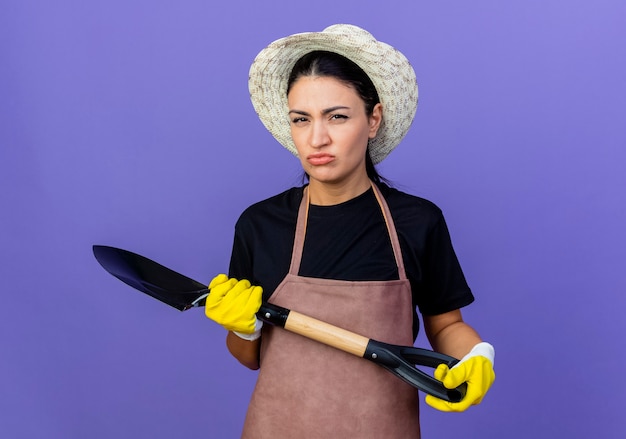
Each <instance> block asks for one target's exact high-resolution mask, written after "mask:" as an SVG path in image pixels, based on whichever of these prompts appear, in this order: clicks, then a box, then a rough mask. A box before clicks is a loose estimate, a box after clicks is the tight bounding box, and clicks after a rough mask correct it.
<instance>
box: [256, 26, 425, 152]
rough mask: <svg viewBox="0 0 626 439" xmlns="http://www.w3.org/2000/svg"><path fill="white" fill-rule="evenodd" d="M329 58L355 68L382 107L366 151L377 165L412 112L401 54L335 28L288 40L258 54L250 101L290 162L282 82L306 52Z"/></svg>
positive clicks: (411, 75) (412, 87)
mask: <svg viewBox="0 0 626 439" xmlns="http://www.w3.org/2000/svg"><path fill="white" fill-rule="evenodd" d="M316 50H325V51H329V52H335V53H338V54H340V55H343V56H345V57H346V58H348V59H350V60H352V61H353V62H355V63H356V64H357V65H358V66H359V67H361V69H363V71H365V73H367V75H368V76H369V77H370V79H371V80H372V82H373V83H374V86H375V87H376V91H377V92H378V96H379V98H380V102H381V104H382V106H383V121H382V124H381V126H380V128H379V130H378V134H377V135H376V137H375V138H374V139H370V143H369V149H370V156H371V158H372V161H373V162H374V163H375V164H376V163H379V162H381V161H382V160H383V159H384V158H385V157H387V155H388V154H389V153H390V152H391V151H392V150H393V149H394V148H395V147H396V146H398V144H399V143H400V141H401V140H402V138H403V137H404V136H405V135H406V133H407V131H408V130H409V127H410V126H411V123H412V122H413V117H414V116H415V110H416V108H417V83H416V81H415V72H414V71H413V68H412V67H411V65H410V64H409V61H408V60H407V59H406V57H405V56H404V55H402V53H400V52H399V51H398V50H396V49H394V48H393V47H391V46H390V45H388V44H385V43H383V42H380V41H377V40H376V39H375V38H374V37H373V36H372V35H371V34H370V33H369V32H367V31H365V30H363V29H361V28H359V27H357V26H353V25H348V24H335V25H333V26H330V27H327V28H326V29H324V30H323V31H322V32H307V33H300V34H294V35H291V36H288V37H285V38H281V39H279V40H276V41H274V42H273V43H271V44H270V45H269V46H267V47H266V48H265V49H263V50H262V51H261V52H260V53H259V54H258V55H257V57H256V58H255V60H254V62H253V63H252V66H251V67H250V77H249V82H248V87H249V90H250V99H251V100H252V105H253V106H254V109H255V111H256V112H257V114H258V115H259V118H260V119H261V121H262V122H263V124H264V125H265V127H266V128H267V129H268V130H269V132H270V133H272V135H273V136H274V137H275V138H276V140H278V142H280V143H281V144H282V145H283V146H284V147H285V148H287V149H288V150H289V151H291V153H293V154H294V155H295V156H296V157H297V156H298V152H297V151H296V146H295V145H294V143H293V140H292V138H291V128H290V125H289V117H288V113H289V108H288V106H287V80H288V78H289V74H290V73H291V70H292V69H293V66H294V65H295V63H296V61H298V59H300V58H301V57H302V56H304V55H306V54H307V53H309V52H313V51H316Z"/></svg>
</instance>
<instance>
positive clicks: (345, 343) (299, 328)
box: [285, 311, 369, 357]
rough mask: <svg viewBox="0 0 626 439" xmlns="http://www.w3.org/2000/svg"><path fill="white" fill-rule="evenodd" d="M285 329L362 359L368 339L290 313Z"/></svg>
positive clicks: (296, 313)
mask: <svg viewBox="0 0 626 439" xmlns="http://www.w3.org/2000/svg"><path fill="white" fill-rule="evenodd" d="M285 329H286V330H288V331H290V332H295V333H296V334H299V335H302V336H304V337H307V338H310V339H312V340H315V341H319V342H321V343H324V344H326V345H329V346H332V347H334V348H337V349H340V350H342V351H344V352H348V353H350V354H352V355H356V356H357V357H363V355H364V354H365V350H366V349H367V344H368V343H369V338H367V337H364V336H362V335H359V334H355V333H354V332H350V331H347V330H345V329H341V328H338V327H337V326H334V325H331V324H329V323H324V322H322V321H320V320H317V319H314V318H313V317H309V316H305V315H304V314H300V313H298V312H296V311H291V312H290V313H289V316H288V317H287V321H286V322H285Z"/></svg>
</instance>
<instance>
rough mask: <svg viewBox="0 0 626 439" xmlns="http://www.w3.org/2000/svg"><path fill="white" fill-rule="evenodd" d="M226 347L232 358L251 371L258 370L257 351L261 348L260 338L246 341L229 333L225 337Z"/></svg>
mask: <svg viewBox="0 0 626 439" xmlns="http://www.w3.org/2000/svg"><path fill="white" fill-rule="evenodd" d="M226 347H228V351H229V352H230V353H231V354H232V356H233V357H235V358H236V359H237V361H239V362H240V363H241V364H243V365H244V366H246V367H247V368H249V369H252V370H257V369H258V368H259V349H260V347H261V339H260V338H257V339H256V340H253V341H248V340H244V339H243V338H240V337H238V336H237V335H236V334H234V333H233V332H231V331H229V332H228V335H227V336H226Z"/></svg>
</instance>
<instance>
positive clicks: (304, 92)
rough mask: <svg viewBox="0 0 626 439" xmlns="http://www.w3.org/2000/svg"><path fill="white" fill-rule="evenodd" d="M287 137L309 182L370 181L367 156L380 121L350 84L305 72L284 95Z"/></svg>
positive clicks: (378, 109) (376, 111)
mask: <svg viewBox="0 0 626 439" xmlns="http://www.w3.org/2000/svg"><path fill="white" fill-rule="evenodd" d="M288 105H289V118H290V121H291V136H292V137H293V141H294V143H295V145H296V149H297V150H298V155H299V157H300V161H301V163H302V167H303V168H304V170H305V172H306V173H307V174H309V180H310V182H311V183H312V184H313V182H314V181H315V182H319V183H327V184H344V183H349V182H351V181H363V179H365V181H368V177H367V172H366V170H365V154H366V151H367V142H368V139H370V138H373V137H374V136H376V132H377V131H378V127H379V126H380V122H381V119H382V107H381V105H380V104H377V105H376V107H374V111H373V112H372V115H370V116H368V115H367V114H366V112H365V103H364V102H363V99H361V97H360V96H359V95H358V94H357V92H356V91H355V90H354V88H352V87H351V86H349V85H347V84H345V83H343V82H341V81H339V80H337V79H335V78H332V77H325V76H304V77H301V78H300V79H298V80H297V81H296V82H295V83H294V84H293V85H292V87H291V90H290V91H289V95H288Z"/></svg>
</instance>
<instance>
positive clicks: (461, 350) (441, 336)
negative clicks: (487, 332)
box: [424, 310, 482, 358]
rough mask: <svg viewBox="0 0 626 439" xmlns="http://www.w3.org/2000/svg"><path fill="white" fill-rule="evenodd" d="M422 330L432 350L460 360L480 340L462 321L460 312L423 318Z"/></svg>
mask: <svg viewBox="0 0 626 439" xmlns="http://www.w3.org/2000/svg"><path fill="white" fill-rule="evenodd" d="M424 329H425V331H426V335H427V337H428V341H429V342H430V344H431V346H432V348H433V349H434V350H435V351H437V352H441V353H443V354H446V355H450V356H452V357H455V358H462V357H463V356H464V355H465V354H467V353H468V352H469V351H470V350H471V349H472V348H473V347H474V346H475V345H476V344H477V343H480V342H481V341H482V340H481V338H480V336H479V335H478V333H477V332H476V331H475V330H474V329H473V328H472V327H471V326H469V325H468V324H467V323H465V322H464V321H463V318H462V316H461V312H460V311H458V310H457V311H453V312H450V313H446V314H442V315H439V316H424Z"/></svg>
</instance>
